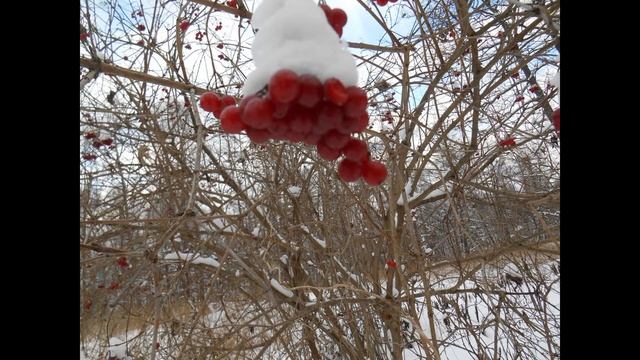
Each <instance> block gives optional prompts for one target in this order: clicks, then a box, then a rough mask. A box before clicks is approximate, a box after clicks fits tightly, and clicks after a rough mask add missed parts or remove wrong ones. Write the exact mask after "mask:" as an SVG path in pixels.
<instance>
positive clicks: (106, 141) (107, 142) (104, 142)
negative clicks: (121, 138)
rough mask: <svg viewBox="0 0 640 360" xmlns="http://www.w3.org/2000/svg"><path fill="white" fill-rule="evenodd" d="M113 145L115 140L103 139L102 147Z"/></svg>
mask: <svg viewBox="0 0 640 360" xmlns="http://www.w3.org/2000/svg"><path fill="white" fill-rule="evenodd" d="M111 144H113V139H112V138H106V139H102V145H107V146H109V145H111Z"/></svg>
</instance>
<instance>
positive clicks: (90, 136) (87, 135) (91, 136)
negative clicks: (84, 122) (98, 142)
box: [84, 131, 98, 140]
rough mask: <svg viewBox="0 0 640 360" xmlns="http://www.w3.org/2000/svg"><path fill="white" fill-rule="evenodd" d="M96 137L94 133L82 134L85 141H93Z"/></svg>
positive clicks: (86, 132)
mask: <svg viewBox="0 0 640 360" xmlns="http://www.w3.org/2000/svg"><path fill="white" fill-rule="evenodd" d="M97 137H98V135H97V134H96V132H95V131H85V133H84V138H85V139H87V140H91V139H95V138H97Z"/></svg>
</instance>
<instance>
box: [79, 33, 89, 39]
mask: <svg viewBox="0 0 640 360" xmlns="http://www.w3.org/2000/svg"><path fill="white" fill-rule="evenodd" d="M87 38H89V33H88V32H85V33H82V34H80V41H86V40H87Z"/></svg>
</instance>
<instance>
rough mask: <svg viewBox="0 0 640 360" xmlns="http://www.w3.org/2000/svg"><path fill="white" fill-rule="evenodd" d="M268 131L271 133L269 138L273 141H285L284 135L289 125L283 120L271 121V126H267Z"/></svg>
mask: <svg viewBox="0 0 640 360" xmlns="http://www.w3.org/2000/svg"><path fill="white" fill-rule="evenodd" d="M268 130H269V132H270V133H271V136H272V137H273V138H274V139H275V140H286V139H287V137H286V135H287V133H288V132H289V130H290V129H289V124H288V122H287V120H286V119H284V118H280V119H273V121H272V122H271V125H269V129H268Z"/></svg>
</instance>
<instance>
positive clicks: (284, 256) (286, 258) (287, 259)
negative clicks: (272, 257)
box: [280, 255, 289, 265]
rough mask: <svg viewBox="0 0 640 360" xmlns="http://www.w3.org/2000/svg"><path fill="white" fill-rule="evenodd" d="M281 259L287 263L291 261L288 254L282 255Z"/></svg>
mask: <svg viewBox="0 0 640 360" xmlns="http://www.w3.org/2000/svg"><path fill="white" fill-rule="evenodd" d="M280 261H282V263H283V264H285V265H287V264H288V263H289V257H288V256H287V255H282V256H280Z"/></svg>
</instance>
